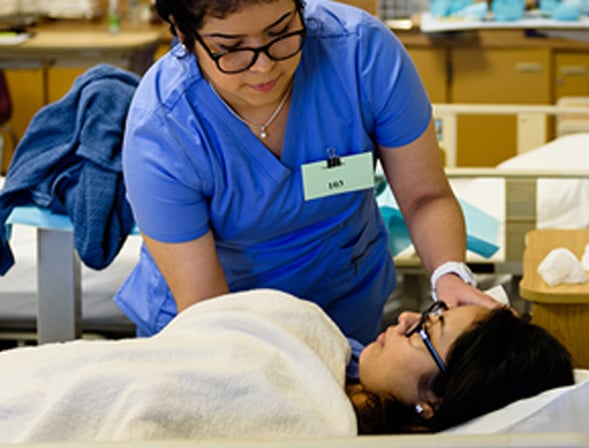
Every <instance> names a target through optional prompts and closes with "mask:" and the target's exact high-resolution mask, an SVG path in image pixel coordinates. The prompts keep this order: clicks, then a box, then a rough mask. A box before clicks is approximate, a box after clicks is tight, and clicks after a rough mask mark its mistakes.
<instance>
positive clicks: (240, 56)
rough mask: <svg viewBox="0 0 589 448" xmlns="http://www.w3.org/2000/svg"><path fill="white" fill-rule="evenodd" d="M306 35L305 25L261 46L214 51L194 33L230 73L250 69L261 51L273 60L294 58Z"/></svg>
mask: <svg viewBox="0 0 589 448" xmlns="http://www.w3.org/2000/svg"><path fill="white" fill-rule="evenodd" d="M299 16H300V13H299ZM301 22H302V20H301ZM306 35H307V30H306V29H305V26H304V25H303V28H302V29H300V30H298V31H293V32H291V33H287V34H284V35H282V36H280V37H277V38H276V39H274V40H272V41H270V42H268V43H267V44H266V45H263V46H261V47H256V48H253V47H243V48H238V49H235V50H226V51H221V52H219V53H213V52H212V51H211V50H210V48H209V47H208V46H207V45H206V44H205V42H204V41H203V39H202V37H201V36H200V35H199V34H198V33H196V32H195V33H194V36H195V38H196V40H197V42H198V43H199V44H200V45H201V46H202V47H203V48H204V49H205V51H206V52H207V54H208V55H209V56H210V58H211V59H212V60H213V61H215V64H217V68H218V69H219V70H220V71H222V72H223V73H226V74H229V75H231V74H235V73H240V72H244V71H246V70H247V69H249V68H250V67H251V66H252V65H254V64H255V63H256V61H257V60H258V56H259V55H260V53H264V54H265V55H266V56H268V57H269V58H270V59H272V60H273V61H284V60H285V59H289V58H292V57H293V56H294V55H296V54H297V53H298V52H300V51H301V50H302V49H303V45H304V44H305V37H306Z"/></svg>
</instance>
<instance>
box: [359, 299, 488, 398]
mask: <svg viewBox="0 0 589 448" xmlns="http://www.w3.org/2000/svg"><path fill="white" fill-rule="evenodd" d="M488 312H489V310H487V309H485V308H482V307H478V306H474V305H469V306H461V307H458V308H452V309H450V310H444V311H442V312H441V313H439V314H438V315H436V316H435V317H431V316H430V317H428V318H427V319H426V320H425V321H424V324H423V328H424V329H425V330H426V333H427V335H428V336H429V340H430V342H431V345H432V346H433V350H434V351H435V352H437V354H438V355H439V356H440V358H441V362H442V363H444V364H445V360H446V358H447V355H448V351H449V349H450V347H451V346H452V344H453V343H454V341H455V340H456V339H457V338H458V337H459V336H460V335H461V334H462V333H463V332H464V331H465V330H466V329H467V328H469V327H470V326H471V325H472V324H473V323H474V322H475V321H477V320H479V319H481V318H483V317H484V316H485V315H486V314H487V313H488ZM420 318H421V314H419V313H413V312H404V313H402V314H401V315H400V316H399V324H398V325H394V326H390V327H388V328H387V330H386V331H385V332H384V333H382V334H380V335H379V336H378V338H377V340H376V341H374V342H372V343H371V344H369V345H368V346H367V347H366V348H365V349H364V350H363V351H362V353H361V355H360V382H361V383H362V385H363V386H364V387H365V388H366V389H367V390H368V391H370V392H373V393H375V394H378V395H381V396H384V397H388V398H393V399H396V400H398V401H399V402H401V403H403V404H406V405H415V404H417V403H421V402H432V401H435V397H431V395H432V394H431V392H428V391H429V388H428V387H427V386H428V381H427V379H428V378H429V379H433V378H435V376H436V375H438V374H439V373H440V366H438V364H436V361H435V360H434V357H433V355H432V354H431V353H430V351H429V350H428V348H427V346H426V344H425V343H424V341H423V339H422V337H421V336H420V334H418V332H413V333H412V334H411V335H410V336H409V337H407V336H406V334H407V332H408V330H410V329H411V328H412V327H414V326H415V325H416V323H418V322H419V320H420Z"/></svg>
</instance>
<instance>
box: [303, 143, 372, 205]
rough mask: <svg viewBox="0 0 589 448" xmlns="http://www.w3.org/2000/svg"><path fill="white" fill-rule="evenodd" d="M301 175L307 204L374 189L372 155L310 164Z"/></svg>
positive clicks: (304, 166)
mask: <svg viewBox="0 0 589 448" xmlns="http://www.w3.org/2000/svg"><path fill="white" fill-rule="evenodd" d="M329 165H332V166H329ZM301 172H302V176H303V190H304V193H305V201H310V200H311V199H319V198H323V197H327V196H333V195H336V194H341V193H349V192H352V191H359V190H366V189H368V188H374V165H373V162H372V152H364V153H362V154H354V155H351V156H347V157H341V158H339V159H338V163H337V164H328V161H326V160H322V161H321V162H315V163H307V164H305V165H302V166H301Z"/></svg>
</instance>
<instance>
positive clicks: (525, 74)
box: [450, 48, 551, 166]
mask: <svg viewBox="0 0 589 448" xmlns="http://www.w3.org/2000/svg"><path fill="white" fill-rule="evenodd" d="M451 68H452V82H451V92H450V96H451V100H452V102H454V103H479V104H480V103H488V104H550V103H551V92H550V85H551V64H550V50H549V49H503V48H494V49H493V48H492V49H485V50H484V51H481V50H480V49H471V48H459V49H453V50H452V51H451ZM516 153H517V120H516V118H515V117H511V116H490V115H489V116H487V115H481V116H462V117H460V116H459V117H458V140H457V154H456V159H457V164H458V165H459V166H495V165H497V164H499V163H500V162H502V161H503V160H505V159H507V158H509V157H513V156H515V154H516Z"/></svg>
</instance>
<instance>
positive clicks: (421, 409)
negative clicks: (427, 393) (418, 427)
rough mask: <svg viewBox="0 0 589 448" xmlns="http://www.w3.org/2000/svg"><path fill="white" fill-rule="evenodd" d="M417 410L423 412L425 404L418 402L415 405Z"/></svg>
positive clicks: (419, 412)
mask: <svg viewBox="0 0 589 448" xmlns="http://www.w3.org/2000/svg"><path fill="white" fill-rule="evenodd" d="M415 412H417V413H418V414H421V413H422V412H423V406H422V405H420V404H419V403H417V404H416V405H415Z"/></svg>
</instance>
